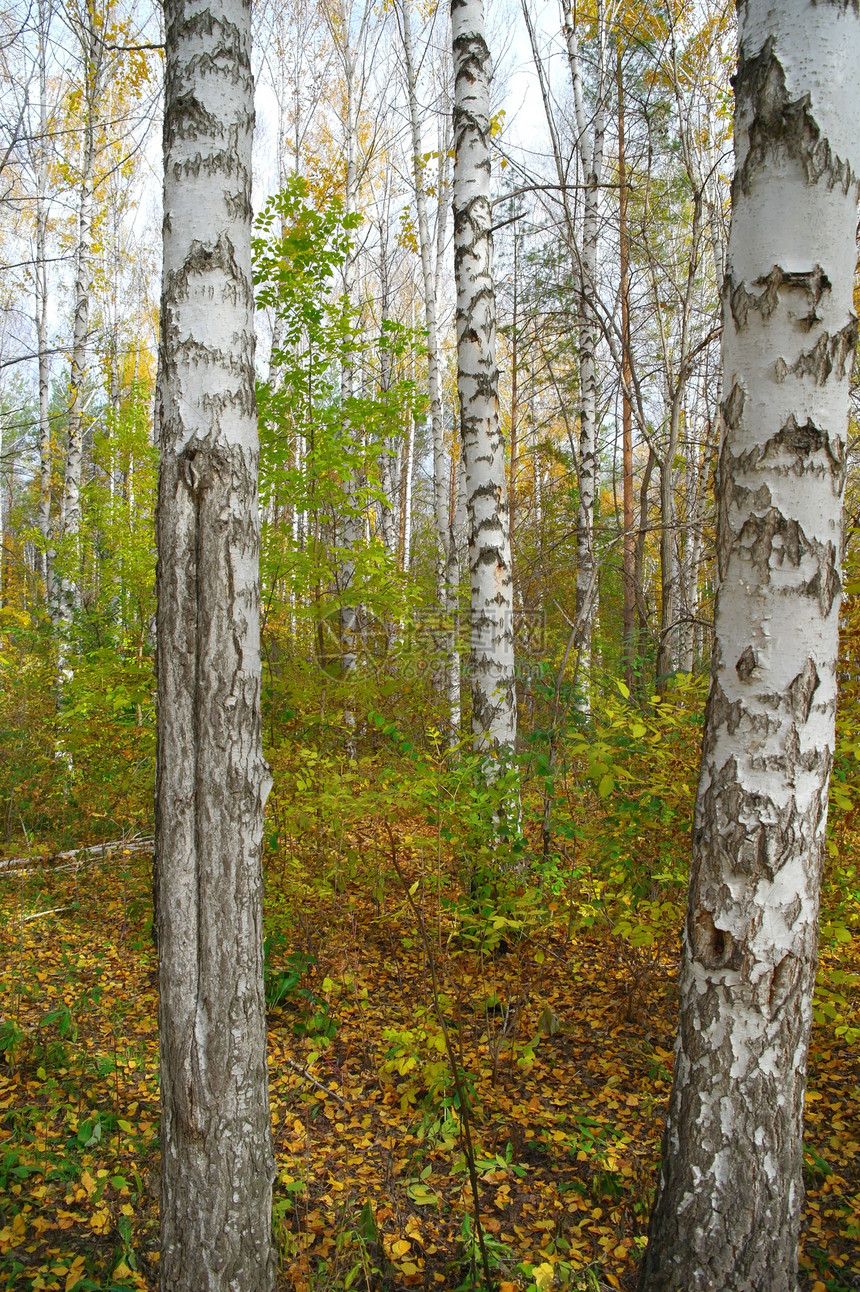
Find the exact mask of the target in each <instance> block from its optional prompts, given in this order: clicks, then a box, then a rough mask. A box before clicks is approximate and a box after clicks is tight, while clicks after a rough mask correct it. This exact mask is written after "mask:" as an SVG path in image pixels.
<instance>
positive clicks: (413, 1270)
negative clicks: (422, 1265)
mask: <svg viewBox="0 0 860 1292" xmlns="http://www.w3.org/2000/svg"><path fill="white" fill-rule="evenodd" d="M400 1269H401V1271H402V1273H404V1274H407V1275H408V1274H417V1273H418V1266H417V1265H413V1263H412V1261H404V1262H403V1264H402V1265H401V1266H400Z"/></svg>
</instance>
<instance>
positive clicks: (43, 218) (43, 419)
mask: <svg viewBox="0 0 860 1292" xmlns="http://www.w3.org/2000/svg"><path fill="white" fill-rule="evenodd" d="M38 14H39V19H38V22H39V134H40V139H39V154H38V161H37V164H36V256H35V260H36V264H35V286H36V293H35V295H36V302H35V303H36V347H37V350H38V353H39V532H40V533H41V535H42V551H43V556H42V562H41V566H42V568H41V573H42V574H43V576H44V579H45V601H46V603H47V605H48V606H49V607H51V606H52V605H53V603H54V597H53V589H52V586H51V578H52V568H51V567H52V552H51V467H52V461H51V416H50V393H51V392H50V366H49V361H48V271H47V254H48V251H47V246H48V203H47V188H48V151H47V149H48V144H47V136H48V28H49V23H50V16H51V9H50V5H49V4H46V3H45V0H39V6H38Z"/></svg>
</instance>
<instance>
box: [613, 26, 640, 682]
mask: <svg viewBox="0 0 860 1292" xmlns="http://www.w3.org/2000/svg"><path fill="white" fill-rule="evenodd" d="M617 83H618V231H619V232H618V243H619V262H620V263H619V268H620V271H621V274H620V276H621V282H620V286H619V290H620V295H621V463H622V468H621V474H622V491H623V500H624V502H623V516H624V521H623V547H622V562H621V568H622V577H623V580H624V612H623V618H622V627H621V659H622V664H623V668H624V677H625V681H626V683H627V687H628V689H629V690H630V692H631V693H632V691H633V688H634V684H635V681H636V678H635V664H636V535H635V533H634V529H633V525H634V521H633V406H632V400H631V394H630V387H631V383H632V380H633V375H632V365H631V363H630V267H629V262H630V254H629V246H628V237H627V158H626V153H625V146H624V145H625V139H624V125H625V122H624V64H623V60H622V57H621V44H620V40H619V44H618V50H617Z"/></svg>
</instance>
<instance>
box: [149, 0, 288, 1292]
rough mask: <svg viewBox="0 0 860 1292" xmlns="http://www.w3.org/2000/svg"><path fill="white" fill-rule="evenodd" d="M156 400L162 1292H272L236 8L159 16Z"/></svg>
mask: <svg viewBox="0 0 860 1292" xmlns="http://www.w3.org/2000/svg"><path fill="white" fill-rule="evenodd" d="M165 18H166V62H167V65H166V76H165V83H166V101H165V112H164V152H165V156H164V172H165V179H164V214H165V219H164V270H163V280H162V312H161V338H162V340H161V349H160V363H159V382H158V403H157V413H158V422H159V445H160V450H161V470H160V478H159V496H158V512H157V540H158V621H157V622H158V633H157V669H158V758H157V783H156V912H157V914H156V929H157V934H158V951H159V1030H160V1043H161V1098H162V1122H161V1162H162V1167H161V1171H162V1192H161V1261H160V1267H159V1268H160V1275H159V1277H160V1284H161V1288H162V1289H163V1292H234V1290H235V1289H238V1288H241V1289H242V1292H272V1289H273V1288H274V1284H275V1251H274V1247H273V1244H272V1239H271V1201H272V1182H273V1179H274V1161H273V1156H272V1144H271V1133H270V1121H269V1099H268V1077H267V1070H266V1016H265V1001H264V993H263V937H262V888H263V884H262V829H263V805H264V803H265V799H266V795H267V793H268V788H269V785H270V783H271V782H270V778H269V771H268V768H267V767H266V764H265V762H264V760H263V755H262V748H261V743H260V641H259V603H260V581H259V536H260V533H259V516H258V503H257V471H258V459H259V450H258V440H257V421H256V406H255V400H254V298H253V289H252V277H251V140H252V132H253V124H254V100H253V89H254V87H253V78H252V75H251V63H250V31H251V10H250V4H249V3H248V2H247V0H168V2H167V4H166V6H165Z"/></svg>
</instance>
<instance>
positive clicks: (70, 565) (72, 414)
mask: <svg viewBox="0 0 860 1292" xmlns="http://www.w3.org/2000/svg"><path fill="white" fill-rule="evenodd" d="M78 39H79V41H80V45H81V62H82V64H83V105H82V110H83V114H84V121H83V138H82V140H81V172H80V193H79V197H78V241H77V247H76V249H75V289H74V323H73V332H72V354H71V363H70V371H69V426H68V440H67V446H66V463H65V475H64V479H63V502H62V534H63V538H64V539H66V540H68V541H67V542H66V551H65V552H64V554H63V573H62V577H61V579H60V581H59V589H58V592H59V606H58V609H59V618H60V619H61V621H63V622H66V623H69V622H71V620H72V618H73V616H74V613H75V610H76V609H77V608H78V606H79V603H80V586H79V584H80V571H79V569H78V568H77V566H78V558H77V546H78V535H79V533H80V529H81V467H82V463H83V448H84V406H83V394H84V390H83V387H84V383H85V381H86V376H87V348H88V344H89V330H90V293H91V291H92V241H93V210H94V206H95V195H94V191H93V186H94V183H95V165H96V114H97V112H98V103H99V97H100V94H101V88H102V87H101V79H102V78H101V65H102V61H103V48H102V45H101V44H99V42H100V41H101V37H100V35H99V33H98V32H97V31H96V28H95V13H94V11H93V10H92V9H91V8H89V7H88V8H87V9H86V11H85V14H84V17H83V19H82V26H81V29H80V31H79V33H78ZM63 671H64V669H63V661H61V665H60V673H61V674H62V673H63Z"/></svg>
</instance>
